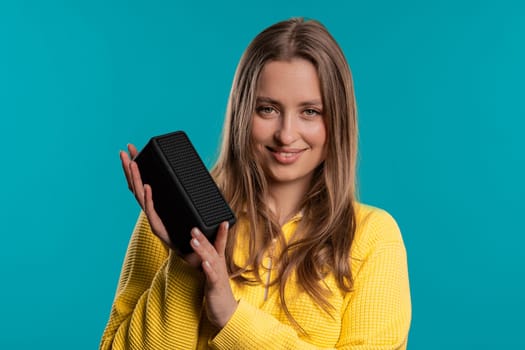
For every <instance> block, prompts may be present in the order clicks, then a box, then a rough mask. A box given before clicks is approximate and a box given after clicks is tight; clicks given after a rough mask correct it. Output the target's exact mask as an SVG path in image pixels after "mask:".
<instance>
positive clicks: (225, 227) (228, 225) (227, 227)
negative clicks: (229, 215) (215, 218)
mask: <svg viewBox="0 0 525 350" xmlns="http://www.w3.org/2000/svg"><path fill="white" fill-rule="evenodd" d="M229 228H230V223H229V222H228V221H226V223H225V224H224V229H225V230H228V229H229Z"/></svg>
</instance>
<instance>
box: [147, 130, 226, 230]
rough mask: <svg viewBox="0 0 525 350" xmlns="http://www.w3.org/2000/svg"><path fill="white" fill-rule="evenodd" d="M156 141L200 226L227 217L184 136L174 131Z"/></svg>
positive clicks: (207, 176)
mask: <svg viewBox="0 0 525 350" xmlns="http://www.w3.org/2000/svg"><path fill="white" fill-rule="evenodd" d="M157 142H158V145H159V147H160V149H161V151H162V153H163V154H164V156H165V157H166V160H167V161H168V163H169V165H170V166H171V168H172V170H173V172H174V173H175V175H176V176H177V178H178V180H179V182H180V184H181V185H182V187H183V188H184V190H185V191H186V193H187V194H188V197H189V198H190V199H191V201H192V202H193V205H194V206H195V209H196V210H197V212H198V213H199V215H200V216H201V218H202V220H203V221H204V223H205V224H206V225H216V224H218V223H220V222H222V221H225V218H231V217H232V213H231V211H230V210H229V207H228V205H227V204H226V202H225V201H224V199H223V197H222V195H221V193H220V192H219V191H218V189H217V186H216V185H215V183H214V182H213V179H212V177H211V175H210V174H209V172H208V170H207V169H206V167H205V166H204V163H203V162H202V160H201V159H200V158H199V156H198V154H197V151H196V150H195V149H194V148H193V146H192V144H191V143H190V141H189V140H188V138H187V136H186V134H184V133H178V132H177V133H174V134H170V135H167V136H164V137H159V138H158V139H157Z"/></svg>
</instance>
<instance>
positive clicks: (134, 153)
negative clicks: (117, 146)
mask: <svg viewBox="0 0 525 350" xmlns="http://www.w3.org/2000/svg"><path fill="white" fill-rule="evenodd" d="M128 151H129V154H130V156H131V159H135V157H136V156H137V154H138V153H139V152H138V151H137V148H136V147H135V145H133V144H132V143H128Z"/></svg>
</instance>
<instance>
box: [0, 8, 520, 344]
mask: <svg viewBox="0 0 525 350" xmlns="http://www.w3.org/2000/svg"><path fill="white" fill-rule="evenodd" d="M291 16H306V17H312V18H317V19H319V20H321V21H322V22H323V23H324V24H325V25H326V26H327V27H328V29H329V30H330V31H331V32H332V34H333V35H334V36H335V38H336V39H337V40H338V41H339V43H340V44H341V46H342V48H343V50H344V51H345V53H346V55H347V58H348V60H349V62H350V64H351V66H352V69H353V74H354V79H355V84H356V93H357V98H358V107H359V117H360V137H361V141H360V145H361V149H360V151H361V154H360V165H359V175H360V197H361V200H362V201H364V202H366V203H369V204H373V205H376V206H380V207H383V208H385V209H387V210H388V211H390V212H391V213H392V214H393V215H394V216H395V217H396V219H397V220H398V222H399V225H400V227H401V229H402V232H403V236H404V239H405V243H406V246H407V249H408V253H409V264H410V278H411V290H412V298H413V322H412V328H411V332H410V341H409V349H493V348H498V349H504V348H525V339H524V338H523V336H522V333H523V315H524V314H525V306H524V299H525V298H524V294H525V284H524V281H523V275H524V273H523V270H524V260H523V258H524V249H523V245H524V243H525V238H524V237H525V235H524V234H525V230H524V228H523V218H522V211H523V209H524V205H523V197H524V195H525V190H524V185H523V179H524V178H525V166H524V165H525V157H524V154H523V151H524V150H525V142H524V137H523V136H522V134H523V133H524V131H525V121H524V120H525V108H524V97H525V85H524V84H525V68H524V65H523V64H524V62H525V44H524V38H525V7H524V5H523V2H521V1H518V0H516V1H505V0H499V1H453V0H442V1H416V0H414V1H408V0H400V1H387V0H383V1H381V0H375V1H345V2H342V1H341V2H335V1H328V0H327V1H321V2H319V1H304V0H300V1H289V2H286V3H284V2H283V3H281V1H274V0H268V1H265V2H254V3H251V2H246V1H242V2H241V1H239V2H235V3H233V2H232V3H228V2H220V3H218V2H212V1H209V2H195V3H193V4H189V3H183V2H174V1H147V2H146V1H100V0H96V1H85V2H81V1H65V0H64V1H57V0H50V1H9V0H8V1H5V0H4V1H2V3H1V4H0V117H1V123H0V130H1V137H0V149H1V154H2V157H1V160H2V161H1V172H0V180H1V183H2V195H1V198H2V200H1V204H0V206H1V208H0V209H1V210H0V224H1V227H0V233H1V237H2V244H1V246H0V254H1V255H0V277H1V279H0V281H1V282H0V283H1V285H0V310H1V311H0V315H1V316H0V348H2V349H32V348H41V349H72V348H73V349H94V348H96V347H97V346H98V342H99V339H100V336H101V334H102V331H103V328H104V326H105V323H106V321H107V318H108V315H109V310H110V306H111V302H112V299H113V295H114V291H115V287H116V283H117V279H118V275H119V272H120V266H121V262H122V259H123V255H124V253H125V250H126V245H127V242H128V239H129V235H130V232H131V230H132V227H133V225H134V220H135V218H136V215H137V213H138V207H137V205H136V204H135V202H134V200H133V198H132V197H131V195H130V194H129V193H128V191H127V188H126V186H125V182H124V178H123V176H122V174H121V169H120V165H119V161H118V151H119V150H120V149H123V148H125V146H126V143H127V142H133V143H135V144H136V145H138V146H140V147H142V146H143V145H144V144H145V142H146V141H147V140H148V138H149V137H150V136H153V135H157V134H161V133H165V132H169V131H172V130H176V129H184V130H186V131H187V132H188V134H189V135H190V137H191V138H192V140H193V142H194V144H195V145H196V147H197V149H198V151H199V153H200V154H201V155H202V157H203V158H204V159H205V161H206V163H207V164H208V165H211V164H212V163H213V160H214V158H215V156H216V146H217V144H218V138H219V134H220V129H221V125H222V118H223V115H224V111H225V105H226V100H227V96H228V92H229V89H230V84H231V81H232V76H233V73H234V70H235V67H236V64H237V62H238V59H239V58H240V55H241V54H242V52H243V50H244V48H245V47H246V45H247V44H248V43H249V41H250V40H251V39H252V38H253V37H254V36H255V35H256V34H257V33H258V32H259V31H261V30H262V29H263V28H265V27H267V26H268V25H270V24H272V23H274V22H276V21H278V20H282V19H286V18H289V17H291Z"/></svg>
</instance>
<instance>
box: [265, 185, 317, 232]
mask: <svg viewBox="0 0 525 350" xmlns="http://www.w3.org/2000/svg"><path fill="white" fill-rule="evenodd" d="M308 185H309V181H308V182H306V181H301V182H298V183H270V186H269V187H270V190H269V198H268V206H269V207H270V210H271V211H272V212H273V213H274V214H275V216H276V218H277V220H278V222H279V225H281V226H282V225H284V224H285V223H286V222H287V221H288V220H290V219H291V218H292V217H293V216H294V215H295V214H297V212H298V211H299V210H300V209H301V208H300V205H301V202H302V200H303V199H304V196H305V194H306V192H307V190H308Z"/></svg>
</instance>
